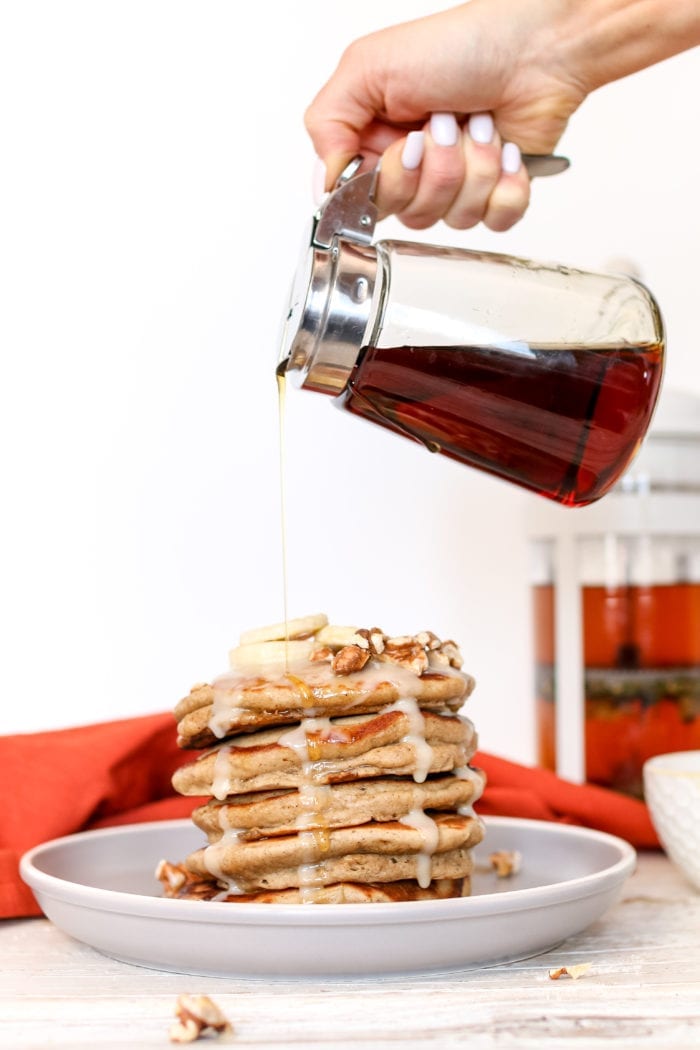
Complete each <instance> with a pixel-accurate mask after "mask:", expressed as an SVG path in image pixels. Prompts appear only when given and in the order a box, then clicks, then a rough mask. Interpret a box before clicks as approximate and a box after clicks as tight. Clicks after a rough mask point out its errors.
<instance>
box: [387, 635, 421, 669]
mask: <svg viewBox="0 0 700 1050" xmlns="http://www.w3.org/2000/svg"><path fill="white" fill-rule="evenodd" d="M379 659H381V660H385V661H386V662H387V663H392V664H398V665H399V666H400V667H405V668H407V669H408V670H409V671H413V673H414V674H417V675H420V674H422V673H423V671H427V670H428V654H427V653H426V651H425V649H424V648H423V646H422V645H421V644H420V642H417V641H416V640H415V638H410V637H409V636H408V635H400V636H399V637H397V638H387V639H386V641H385V644H384V652H383V653H382V654H381V656H380V657H379Z"/></svg>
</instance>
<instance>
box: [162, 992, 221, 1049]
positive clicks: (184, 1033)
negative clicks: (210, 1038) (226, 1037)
mask: <svg viewBox="0 0 700 1050" xmlns="http://www.w3.org/2000/svg"><path fill="white" fill-rule="evenodd" d="M175 1016H176V1017H177V1021H176V1022H175V1024H173V1025H171V1027H170V1033H169V1034H170V1042H171V1043H193V1042H194V1041H195V1039H199V1037H200V1036H201V1035H202V1034H203V1033H205V1032H206V1031H207V1029H210V1030H211V1031H212V1032H215V1033H216V1034H217V1035H222V1034H223V1033H224V1032H231V1031H233V1029H232V1027H231V1025H230V1024H229V1022H228V1021H227V1019H226V1018H225V1017H224V1015H223V1014H222V1012H221V1010H220V1009H219V1007H218V1006H217V1005H216V1003H215V1002H214V1001H213V1000H212V999H210V998H209V996H208V995H179V996H178V998H177V1003H176V1004H175Z"/></svg>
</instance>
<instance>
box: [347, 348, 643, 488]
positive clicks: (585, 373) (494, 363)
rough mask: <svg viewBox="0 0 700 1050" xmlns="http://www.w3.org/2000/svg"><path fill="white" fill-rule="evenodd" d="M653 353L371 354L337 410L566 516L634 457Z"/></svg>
mask: <svg viewBox="0 0 700 1050" xmlns="http://www.w3.org/2000/svg"><path fill="white" fill-rule="evenodd" d="M662 362H663V351H662V346H661V345H660V344H653V345H648V346H634V347H632V346H625V345H619V346H607V347H605V346H603V347H601V346H596V347H595V348H585V347H578V348H572V347H563V346H529V347H524V346H518V347H504V348H501V347H498V346H456V347H455V346H453V347H440V346H432V347H431V346H391V347H376V346H369V347H367V348H366V349H365V350H363V351H362V352H361V354H360V356H359V358H358V361H357V364H356V366H355V368H354V370H353V372H352V374H351V377H350V380H349V382H348V385H347V388H346V390H345V391H344V392H343V394H342V395H341V396H340V397H339V398H338V399H337V400H338V402H339V403H340V404H341V405H342V407H344V408H345V409H347V410H348V411H349V412H352V413H354V414H356V415H359V416H362V417H364V418H365V419H368V420H370V421H372V422H375V423H378V424H380V425H381V426H384V427H387V428H389V429H390V430H393V431H395V432H397V433H400V434H403V435H405V436H408V437H412V438H414V439H416V440H418V441H420V442H422V443H423V444H424V445H425V446H426V447H427V448H428V449H429V450H430V451H433V452H441V453H443V454H444V455H446V456H449V457H451V458H452V459H456V460H459V461H460V462H462V463H465V464H467V465H469V466H472V467H477V468H478V469H480V470H483V471H486V472H488V473H491V474H496V475H498V476H499V477H502V478H505V479H506V480H507V481H510V482H513V483H515V484H517V485H520V486H523V487H525V488H527V489H530V490H532V491H534V492H537V493H539V494H540V495H543V496H547V497H549V498H550V499H553V500H557V501H558V502H560V503H563V504H566V505H568V506H584V505H585V504H587V503H592V502H593V501H594V500H597V499H599V498H600V497H601V496H602V495H604V493H605V492H607V491H608V489H609V488H610V487H611V486H612V485H613V484H614V483H615V481H616V480H617V479H618V478H619V476H620V475H621V474H622V472H623V471H624V470H625V468H626V466H627V465H628V463H629V462H630V460H631V459H632V457H633V456H634V453H635V452H636V450H637V447H638V445H639V442H640V440H641V438H640V435H643V434H644V432H645V430H646V428H647V426H648V423H649V420H650V418H651V414H652V412H653V409H654V404H655V401H656V395H657V392H658V388H659V384H660V381H661V375H662Z"/></svg>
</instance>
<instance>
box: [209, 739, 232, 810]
mask: <svg viewBox="0 0 700 1050" xmlns="http://www.w3.org/2000/svg"><path fill="white" fill-rule="evenodd" d="M230 754H231V746H230V745H229V744H222V745H221V747H220V748H219V749H218V751H217V752H216V758H215V759H214V773H213V776H212V785H211V790H212V794H213V796H214V798H216V799H218V800H219V802H221V801H222V799H225V798H226V796H227V795H228V794H229V792H230V790H231V777H230V774H229V767H228V758H229V755H230Z"/></svg>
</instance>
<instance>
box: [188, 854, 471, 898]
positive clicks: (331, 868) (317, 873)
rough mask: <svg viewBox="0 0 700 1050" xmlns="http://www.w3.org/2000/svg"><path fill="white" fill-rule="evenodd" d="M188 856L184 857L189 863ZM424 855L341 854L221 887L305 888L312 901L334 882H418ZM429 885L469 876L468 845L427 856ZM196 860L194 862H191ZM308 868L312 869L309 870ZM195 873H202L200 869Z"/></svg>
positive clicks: (251, 890) (244, 889) (224, 878)
mask: <svg viewBox="0 0 700 1050" xmlns="http://www.w3.org/2000/svg"><path fill="white" fill-rule="evenodd" d="M190 860H191V858H188V859H187V860H186V862H185V863H186V864H187V865H188V866H189V864H190ZM425 860H426V858H425V855H424V854H422V853H402V854H398V855H392V854H377V853H346V854H345V855H344V856H342V857H330V858H328V859H327V860H322V861H318V862H317V863H316V864H314V865H310V866H309V865H307V866H296V865H292V866H290V867H287V868H277V869H276V870H274V871H265V872H260V873H259V874H258V875H252V874H247V875H244V876H242V877H240V878H238V879H233V878H231V877H229V876H221V877H220V878H219V879H218V880H217V881H219V882H220V883H221V885H222V887H228V888H229V892H239V891H240V892H243V893H257V892H259V891H260V890H284V889H294V888H296V889H302V890H306V891H309V893H308V897H307V899H308V900H310V901H311V900H314V891H315V890H316V888H317V887H322V886H326V885H329V884H331V883H335V882H367V883H373V882H397V881H400V880H403V879H414V880H415V881H416V882H417V883H418V885H421V882H422V880H421V872H422V871H423V870H425V869H424V864H425ZM428 861H429V869H428V870H429V878H428V880H426V882H425V885H426V886H429V885H430V883H431V882H432V881H433V880H435V879H455V878H463V877H464V876H465V875H471V873H472V870H473V866H474V865H473V861H472V858H471V850H470V849H468V848H464V849H455V850H448V851H446V852H445V853H439V854H436V855H435V856H433V857H430V858H428ZM193 863H196V861H193ZM309 868H312V869H313V870H312V871H311V872H309V870H308V869H309ZM195 874H199V875H202V874H206V873H202V872H201V871H197V872H195Z"/></svg>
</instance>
